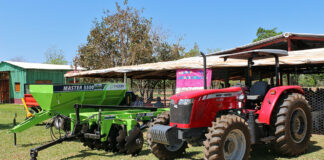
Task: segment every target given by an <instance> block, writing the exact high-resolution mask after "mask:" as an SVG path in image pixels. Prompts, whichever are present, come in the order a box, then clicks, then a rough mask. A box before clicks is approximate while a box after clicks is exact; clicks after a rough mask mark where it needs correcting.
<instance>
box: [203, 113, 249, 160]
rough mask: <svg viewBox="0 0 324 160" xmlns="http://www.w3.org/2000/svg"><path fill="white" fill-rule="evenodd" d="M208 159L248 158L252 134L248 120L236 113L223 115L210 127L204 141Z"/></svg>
mask: <svg viewBox="0 0 324 160" xmlns="http://www.w3.org/2000/svg"><path fill="white" fill-rule="evenodd" d="M204 146H205V149H204V154H205V159H207V160H224V159H225V160H227V159H248V158H249V156H250V149H251V136H250V132H249V129H248V124H247V122H246V121H245V120H244V119H243V118H241V117H239V116H236V115H223V116H221V117H220V118H217V119H216V122H213V125H212V126H211V127H209V128H208V133H207V134H206V140H205V141H204Z"/></svg>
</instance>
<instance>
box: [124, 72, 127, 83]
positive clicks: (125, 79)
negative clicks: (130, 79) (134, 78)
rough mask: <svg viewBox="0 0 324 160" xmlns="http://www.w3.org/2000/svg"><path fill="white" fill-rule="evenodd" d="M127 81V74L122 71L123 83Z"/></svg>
mask: <svg viewBox="0 0 324 160" xmlns="http://www.w3.org/2000/svg"><path fill="white" fill-rule="evenodd" d="M126 83H127V75H126V73H124V84H126Z"/></svg>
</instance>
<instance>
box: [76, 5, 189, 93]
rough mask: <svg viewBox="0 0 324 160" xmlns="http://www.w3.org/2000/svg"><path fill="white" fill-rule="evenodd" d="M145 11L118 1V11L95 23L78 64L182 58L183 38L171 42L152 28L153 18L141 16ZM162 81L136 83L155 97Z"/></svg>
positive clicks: (111, 64)
mask: <svg viewBox="0 0 324 160" xmlns="http://www.w3.org/2000/svg"><path fill="white" fill-rule="evenodd" d="M142 12H143V10H137V9H136V8H132V7H129V6H127V1H124V3H123V5H122V6H120V5H119V4H118V2H117V3H116V12H110V11H106V12H105V13H104V14H105V15H104V16H103V17H101V19H100V20H95V21H94V27H93V28H92V29H91V30H90V34H89V35H88V37H87V43H86V44H83V45H80V46H79V49H78V54H77V55H76V57H75V60H74V63H75V65H76V64H77V65H79V66H82V67H85V68H88V69H100V68H110V67H116V66H125V65H136V64H143V63H150V62H158V61H168V60H175V59H178V58H180V55H181V54H183V50H184V48H183V47H182V46H181V45H180V41H181V39H179V40H178V41H177V42H176V43H170V42H169V41H168V40H167V37H168V36H165V35H164V34H163V33H162V32H160V31H159V30H156V29H155V30H154V29H152V19H148V18H145V17H143V16H141V13H142ZM159 82H160V81H158V80H150V81H145V80H141V81H134V84H135V86H138V87H139V88H141V89H143V90H142V91H141V95H142V96H144V94H145V93H146V95H149V96H152V94H151V93H153V89H154V88H155V86H156V85H157V84H158V83H159ZM145 88H146V89H149V90H145ZM148 98H152V97H148Z"/></svg>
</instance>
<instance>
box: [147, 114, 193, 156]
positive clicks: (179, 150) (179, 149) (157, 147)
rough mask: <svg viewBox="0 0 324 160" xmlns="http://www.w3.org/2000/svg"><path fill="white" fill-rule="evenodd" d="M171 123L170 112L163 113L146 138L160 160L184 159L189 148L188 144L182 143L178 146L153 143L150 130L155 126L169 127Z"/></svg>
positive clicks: (151, 124)
mask: <svg viewBox="0 0 324 160" xmlns="http://www.w3.org/2000/svg"><path fill="white" fill-rule="evenodd" d="M169 122H170V112H163V113H162V114H160V115H159V116H158V117H157V118H156V119H155V120H154V122H152V123H150V128H149V129H148V132H147V135H146V138H147V142H148V144H149V146H150V149H151V151H152V153H153V154H154V155H155V156H156V157H157V158H159V159H165V160H166V159H167V160H169V159H175V158H179V157H182V156H183V155H184V153H185V150H186V148H187V147H188V145H187V142H182V143H180V144H176V145H172V146H171V145H164V144H160V143H155V142H153V141H152V138H151V134H150V129H151V128H152V127H153V125H156V124H161V125H169Z"/></svg>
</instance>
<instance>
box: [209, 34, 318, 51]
mask: <svg viewBox="0 0 324 160" xmlns="http://www.w3.org/2000/svg"><path fill="white" fill-rule="evenodd" d="M293 36H295V37H311V38H323V40H324V34H311V33H290V32H286V33H283V34H280V35H277V36H273V37H270V38H266V39H263V40H260V41H256V42H253V43H249V44H246V45H242V46H239V47H236V48H231V49H227V50H222V51H218V52H214V53H209V54H208V55H207V56H212V55H221V54H228V53H232V52H236V51H238V50H244V49H248V48H251V47H255V46H258V45H261V44H264V43H269V42H272V41H276V40H279V39H282V38H288V37H293Z"/></svg>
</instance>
